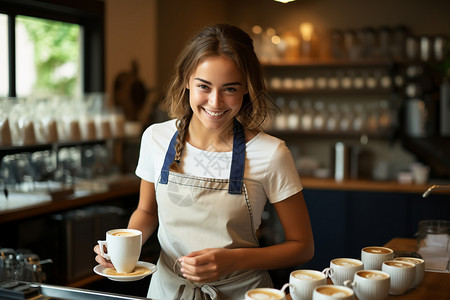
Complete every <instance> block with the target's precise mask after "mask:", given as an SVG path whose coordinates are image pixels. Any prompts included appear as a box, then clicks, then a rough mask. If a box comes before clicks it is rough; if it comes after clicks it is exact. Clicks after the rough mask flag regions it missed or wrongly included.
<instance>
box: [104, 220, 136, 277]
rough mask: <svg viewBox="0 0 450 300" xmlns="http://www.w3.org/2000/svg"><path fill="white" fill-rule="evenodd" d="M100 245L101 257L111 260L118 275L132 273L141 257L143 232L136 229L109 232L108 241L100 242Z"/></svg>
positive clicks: (107, 234) (107, 233)
mask: <svg viewBox="0 0 450 300" xmlns="http://www.w3.org/2000/svg"><path fill="white" fill-rule="evenodd" d="M98 245H99V246H100V253H101V256H103V257H104V258H106V259H108V260H110V261H111V262H112V264H113V265H114V267H115V268H116V271H117V272H118V273H130V272H132V271H133V269H134V267H135V266H136V264H137V262H138V260H139V256H140V255H141V245H142V232H141V231H139V230H136V229H113V230H109V231H108V232H106V240H105V241H98ZM103 247H105V248H106V249H107V251H106V252H105V251H104V248H103Z"/></svg>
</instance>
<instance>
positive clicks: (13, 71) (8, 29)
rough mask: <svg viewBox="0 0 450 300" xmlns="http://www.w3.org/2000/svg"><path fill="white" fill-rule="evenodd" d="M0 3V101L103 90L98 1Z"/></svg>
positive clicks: (101, 9) (101, 13)
mask: <svg viewBox="0 0 450 300" xmlns="http://www.w3.org/2000/svg"><path fill="white" fill-rule="evenodd" d="M56 3H57V2H55V1H50V0H23V1H12V0H0V97H1V96H3V97H4V96H9V97H27V96H41V95H69V96H76V95H79V94H82V93H91V92H103V91H104V82H103V81H104V45H103V33H104V28H103V27H104V24H103V23H104V2H103V1H97V0H78V1H64V5H61V4H56Z"/></svg>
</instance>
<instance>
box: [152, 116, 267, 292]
mask: <svg viewBox="0 0 450 300" xmlns="http://www.w3.org/2000/svg"><path fill="white" fill-rule="evenodd" d="M176 135H177V133H175V134H174V136H173V138H172V141H171V143H170V146H169V149H168V150H167V153H166V157H165V161H164V165H163V168H162V170H161V176H160V179H159V181H158V183H157V184H156V200H157V204H158V217H159V229H158V239H159V242H160V244H161V254H160V258H159V260H158V264H157V265H158V271H157V272H156V273H155V274H153V277H152V279H151V283H150V288H149V292H148V297H150V298H152V299H160V300H166V299H183V300H184V299H186V300H187V299H189V300H191V299H192V300H197V299H221V300H223V299H243V298H244V293H245V291H247V290H248V289H251V288H255V287H271V286H272V281H271V279H270V276H269V274H268V272H267V271H259V270H246V271H236V272H233V273H231V274H227V275H226V276H224V277H223V278H220V279H219V280H218V281H214V282H206V283H198V282H191V281H188V280H186V279H185V278H184V277H182V276H181V273H180V272H179V267H178V265H177V263H176V262H177V259H178V258H179V257H181V256H184V255H186V254H188V253H190V252H192V251H196V250H202V249H205V248H251V247H253V248H254V247H259V244H258V240H257V238H256V235H255V229H254V228H253V215H252V209H251V206H250V202H249V199H248V197H247V191H246V188H245V184H244V182H243V180H242V179H243V174H244V162H245V137H244V130H243V128H242V126H241V124H239V122H237V121H236V120H235V121H234V137H233V156H232V163H231V170H230V179H212V178H203V177H196V176H189V175H185V174H180V173H175V172H172V171H169V166H170V164H171V163H172V162H173V159H174V156H175V143H176Z"/></svg>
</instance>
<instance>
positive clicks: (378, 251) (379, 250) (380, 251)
mask: <svg viewBox="0 0 450 300" xmlns="http://www.w3.org/2000/svg"><path fill="white" fill-rule="evenodd" d="M363 250H364V251H365V252H368V253H375V254H387V253H391V252H392V250H391V249H389V248H383V247H366V248H364V249H363Z"/></svg>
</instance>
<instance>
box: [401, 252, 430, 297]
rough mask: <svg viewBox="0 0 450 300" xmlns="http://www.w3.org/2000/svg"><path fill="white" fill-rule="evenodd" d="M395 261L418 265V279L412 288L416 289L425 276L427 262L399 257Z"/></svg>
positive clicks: (416, 278)
mask: <svg viewBox="0 0 450 300" xmlns="http://www.w3.org/2000/svg"><path fill="white" fill-rule="evenodd" d="M394 260H400V261H407V262H410V263H413V264H415V265H416V277H415V279H414V282H413V284H412V285H411V288H412V289H413V288H415V287H416V286H418V285H419V283H420V282H422V279H423V276H424V274H425V261H424V260H423V259H421V258H417V257H397V258H395V259H394Z"/></svg>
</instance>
